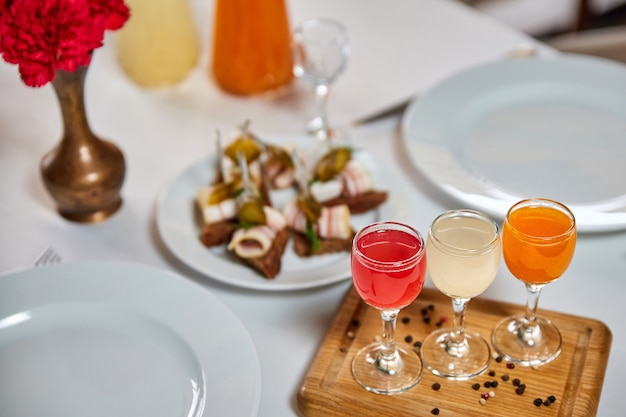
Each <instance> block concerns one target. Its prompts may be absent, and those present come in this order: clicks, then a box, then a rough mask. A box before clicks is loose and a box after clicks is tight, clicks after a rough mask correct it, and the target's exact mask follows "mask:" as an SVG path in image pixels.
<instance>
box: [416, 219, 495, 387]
mask: <svg viewBox="0 0 626 417" xmlns="http://www.w3.org/2000/svg"><path fill="white" fill-rule="evenodd" d="M426 256H427V257H428V274H429V276H430V278H431V280H432V281H433V283H434V284H435V286H436V287H437V288H438V289H439V291H441V292H442V293H444V294H445V295H447V296H448V297H450V298H451V299H452V308H453V310H454V327H453V329H451V330H450V329H439V330H437V331H434V332H432V333H431V334H430V335H429V336H428V337H427V338H426V339H425V340H424V342H423V343H422V348H421V355H422V361H423V362H424V366H425V367H426V368H427V369H429V370H430V371H431V372H432V373H434V374H435V375H438V376H441V377H444V378H447V379H452V380H459V381H460V380H466V379H469V378H472V377H474V376H477V375H480V374H481V373H483V372H484V371H485V370H486V369H487V367H488V366H489V363H490V362H491V350H490V348H489V344H488V343H487V341H486V340H485V339H484V338H483V337H482V336H481V335H480V334H479V333H477V332H474V331H470V330H466V329H465V310H466V307H467V304H468V302H469V301H470V299H472V298H474V297H476V296H478V295H480V294H481V293H483V291H485V290H486V289H487V288H488V287H489V285H491V283H492V282H493V279H494V278H495V275H496V272H497V271H498V266H499V264H500V256H501V246H500V229H499V227H498V225H497V224H496V223H495V222H494V221H493V220H492V219H491V218H490V217H489V216H487V215H486V214H484V213H481V212H478V211H474V210H452V211H447V212H445V213H443V214H441V215H439V216H438V217H437V218H436V219H435V220H434V221H433V223H432V224H431V226H430V230H429V232H428V239H427V242H426Z"/></svg>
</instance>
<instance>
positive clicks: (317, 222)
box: [283, 154, 354, 256]
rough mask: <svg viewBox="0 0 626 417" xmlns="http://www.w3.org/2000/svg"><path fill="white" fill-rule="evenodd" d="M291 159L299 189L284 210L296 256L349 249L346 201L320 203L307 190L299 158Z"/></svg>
mask: <svg viewBox="0 0 626 417" xmlns="http://www.w3.org/2000/svg"><path fill="white" fill-rule="evenodd" d="M292 159H293V161H294V162H295V166H296V173H297V182H298V185H299V190H300V192H299V195H298V196H297V197H296V198H295V199H294V200H292V201H291V202H289V203H287V205H285V207H284V208H283V214H284V216H285V220H286V221H287V226H288V227H289V228H290V229H291V231H292V236H293V241H294V251H295V252H296V254H298V255H299V256H312V255H321V254H325V253H332V252H343V251H349V250H350V248H351V247H352V239H353V237H354V230H353V229H352V226H351V224H350V208H349V207H348V205H346V204H336V205H333V206H330V205H322V204H320V203H319V202H318V201H317V200H316V199H315V197H314V196H313V195H312V194H311V193H310V192H309V189H308V187H307V182H306V174H305V172H304V169H303V168H302V166H301V165H300V162H299V161H300V160H299V158H298V157H297V155H295V154H294V156H293V157H292Z"/></svg>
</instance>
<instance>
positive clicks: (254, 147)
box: [224, 136, 262, 163]
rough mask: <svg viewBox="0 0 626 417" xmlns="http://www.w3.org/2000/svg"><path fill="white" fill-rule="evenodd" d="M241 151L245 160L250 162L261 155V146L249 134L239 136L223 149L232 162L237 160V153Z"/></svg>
mask: <svg viewBox="0 0 626 417" xmlns="http://www.w3.org/2000/svg"><path fill="white" fill-rule="evenodd" d="M240 152H241V153H242V154H243V156H245V158H246V162H247V163H250V162H252V161H254V160H256V159H257V158H258V157H259V156H260V155H261V152H262V150H261V147H260V146H259V145H258V144H257V143H256V142H255V141H254V139H253V138H251V137H250V136H240V137H239V138H237V139H236V140H235V141H234V142H233V143H231V144H230V145H228V146H227V147H226V149H224V154H225V155H226V156H228V157H229V158H230V159H232V160H233V162H237V154H238V153H240Z"/></svg>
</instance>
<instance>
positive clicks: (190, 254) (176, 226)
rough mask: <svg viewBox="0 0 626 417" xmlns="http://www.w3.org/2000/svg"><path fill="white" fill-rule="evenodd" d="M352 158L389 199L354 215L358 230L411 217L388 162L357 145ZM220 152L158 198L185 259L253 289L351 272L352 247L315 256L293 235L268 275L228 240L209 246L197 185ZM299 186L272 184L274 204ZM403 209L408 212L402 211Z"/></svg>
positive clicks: (293, 285) (318, 282) (211, 174)
mask: <svg viewBox="0 0 626 417" xmlns="http://www.w3.org/2000/svg"><path fill="white" fill-rule="evenodd" d="M352 155H353V159H354V160H356V161H358V162H359V163H360V164H361V165H362V166H363V167H365V169H366V170H367V172H368V173H369V176H370V177H371V182H372V184H373V185H374V186H375V187H377V188H379V189H384V190H385V191H386V192H387V195H388V198H387V200H386V201H385V202H384V203H382V204H381V205H379V206H378V207H376V208H374V209H372V210H369V211H367V212H365V213H361V214H352V215H351V216H350V217H349V221H350V224H351V226H352V228H353V229H354V230H355V231H356V230H359V229H360V228H362V227H364V226H366V225H367V224H369V223H372V222H376V221H381V220H397V221H403V220H406V219H404V217H406V216H407V213H408V207H409V205H410V203H409V200H408V198H406V197H405V196H403V193H402V192H400V191H398V190H394V189H393V186H394V185H395V184H397V182H396V181H394V179H393V178H392V177H391V174H390V173H389V172H388V171H387V170H385V169H384V167H382V166H380V164H377V163H376V161H375V159H374V158H373V157H372V156H371V155H370V154H369V153H367V152H366V151H362V150H353V151H352ZM217 160H218V158H217V156H216V154H211V155H208V156H206V157H204V158H202V159H200V160H199V161H196V162H195V163H193V164H191V165H190V166H189V167H188V168H187V169H185V170H184V171H183V172H181V173H180V174H179V175H178V176H176V177H175V178H174V179H173V180H172V181H171V182H170V183H169V184H167V185H166V186H165V187H164V188H163V189H162V191H161V192H160V194H159V197H158V200H157V215H156V223H157V229H158V231H159V234H160V236H161V238H162V240H163V242H164V244H165V246H167V248H168V249H169V250H170V251H171V252H172V253H173V254H174V255H175V256H176V257H177V258H178V259H179V260H180V261H182V262H183V263H184V264H186V265H187V266H189V267H191V268H192V269H194V270H196V271H197V272H199V273H201V274H203V275H205V276H207V277H210V278H212V279H215V280H218V281H221V282H224V283H227V284H230V285H234V286H238V287H244V288H250V289H256V290H267V291H285V290H297V289H305V288H312V287H318V286H324V285H329V284H332V283H336V282H339V281H342V280H346V279H348V278H350V276H351V275H350V253H349V251H348V250H343V251H340V252H336V253H325V254H321V255H313V256H300V255H298V254H296V253H295V247H294V246H295V245H294V242H293V241H294V239H293V238H292V237H290V238H289V240H288V241H287V244H286V247H285V249H284V252H283V254H282V256H281V259H280V263H281V265H280V271H279V272H278V273H277V274H276V275H275V276H273V277H271V278H267V277H265V276H263V275H262V274H260V273H259V272H258V271H256V270H255V269H254V268H251V267H250V266H249V265H247V264H246V263H245V262H242V260H241V259H239V258H238V257H237V256H236V255H235V254H234V253H233V250H229V249H228V245H227V244H220V245H215V246H212V247H207V246H206V245H205V244H203V242H202V241H201V240H200V235H201V233H202V232H203V218H202V215H201V213H199V205H198V190H199V189H200V188H201V187H205V186H207V185H209V184H212V183H213V182H214V180H215V178H216V166H217ZM297 194H298V192H297V187H295V186H292V187H287V188H284V189H277V190H271V191H270V192H269V196H270V199H271V201H272V205H273V206H274V208H276V209H277V210H279V211H281V210H282V209H283V208H284V207H285V206H286V205H287V204H288V203H289V202H290V201H293V200H294V199H295V198H296V196H297ZM402 213H404V214H402Z"/></svg>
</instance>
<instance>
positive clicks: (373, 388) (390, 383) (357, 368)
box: [352, 343, 423, 395]
mask: <svg viewBox="0 0 626 417" xmlns="http://www.w3.org/2000/svg"><path fill="white" fill-rule="evenodd" d="M396 348H397V355H396V356H395V357H394V358H392V359H391V360H388V361H384V360H381V359H380V357H381V350H382V345H381V344H380V343H372V344H370V345H367V346H365V347H364V348H363V349H361V350H360V351H359V352H358V353H357V354H356V355H355V357H354V359H353V360H352V376H354V379H355V380H356V382H358V383H359V384H360V385H361V386H362V387H363V388H365V389H366V390H368V391H370V392H373V393H376V394H387V395H391V394H399V393H402V392H405V391H406V390H408V389H409V388H412V387H414V386H415V385H416V384H417V383H418V382H419V381H420V380H421V379H422V374H423V366H422V361H421V360H420V357H419V355H418V354H417V352H415V351H414V350H413V349H412V348H411V347H410V346H405V345H396Z"/></svg>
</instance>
